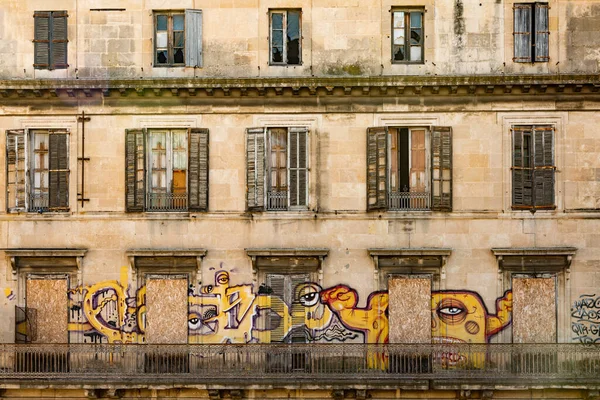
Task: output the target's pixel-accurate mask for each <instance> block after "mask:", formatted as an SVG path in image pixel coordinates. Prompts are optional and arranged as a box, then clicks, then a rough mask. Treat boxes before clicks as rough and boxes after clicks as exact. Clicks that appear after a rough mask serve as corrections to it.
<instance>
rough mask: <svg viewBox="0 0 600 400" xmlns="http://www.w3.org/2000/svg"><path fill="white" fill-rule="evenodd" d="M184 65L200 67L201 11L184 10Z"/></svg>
mask: <svg viewBox="0 0 600 400" xmlns="http://www.w3.org/2000/svg"><path fill="white" fill-rule="evenodd" d="M185 47H186V48H185V65H186V67H201V66H202V11H201V10H185Z"/></svg>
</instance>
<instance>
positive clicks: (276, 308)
mask: <svg viewBox="0 0 600 400" xmlns="http://www.w3.org/2000/svg"><path fill="white" fill-rule="evenodd" d="M285 278H286V276H285V275H281V274H267V276H266V280H267V286H269V287H270V288H271V290H272V293H271V310H270V312H269V314H268V316H267V320H266V326H267V329H268V330H270V331H271V342H276V341H282V340H281V339H283V337H284V336H285V333H286V332H287V330H288V328H289V327H288V326H287V324H286V321H287V318H286V317H285V316H286V315H285V314H286V312H287V310H286V309H285V307H284V304H285V298H286V284H285ZM274 297H276V298H278V299H280V300H281V301H275V300H273V298H274ZM273 314H276V315H277V316H275V315H273ZM275 322H277V323H275ZM273 338H277V339H280V340H273Z"/></svg>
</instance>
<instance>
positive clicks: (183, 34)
mask: <svg viewBox="0 0 600 400" xmlns="http://www.w3.org/2000/svg"><path fill="white" fill-rule="evenodd" d="M154 28H155V29H154V50H155V51H154V54H155V57H154V65H155V66H157V67H170V66H187V67H200V66H202V11H201V10H185V11H173V12H155V13H154Z"/></svg>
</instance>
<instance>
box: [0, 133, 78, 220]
mask: <svg viewBox="0 0 600 400" xmlns="http://www.w3.org/2000/svg"><path fill="white" fill-rule="evenodd" d="M36 133H37V134H45V135H46V136H47V137H48V148H47V149H46V153H47V157H46V158H47V162H48V165H47V168H44V169H43V172H46V174H47V179H46V180H47V185H46V186H47V187H46V189H47V193H48V194H47V198H48V200H47V202H46V204H45V205H40V206H34V197H35V196H34V192H35V191H36V188H37V186H36V176H35V174H36V172H35V171H36V170H37V169H39V168H37V169H36V168H35V167H36V166H37V164H36V160H37V157H35V153H38V152H39V151H38V149H36V148H35V139H36ZM53 135H54V136H53ZM58 135H64V138H62V140H61V141H57V140H53V139H56V138H58ZM10 136H13V139H10V138H9V137H10ZM70 139H71V137H70V129H68V128H25V129H7V130H6V143H7V144H6V159H7V162H6V177H7V179H6V210H7V211H8V212H38V213H42V212H67V211H69V210H70V207H69V200H70V199H69V191H70V190H69V189H70V188H69V185H70V179H69V178H70ZM11 142H12V143H11ZM52 143H54V144H52ZM12 146H14V149H12V148H11V147H12ZM20 146H22V155H23V157H22V158H23V168H24V169H23V170H19V169H18V167H17V165H18V164H19V163H20V158H19V153H20V152H21V149H20ZM63 149H64V154H63V151H61V150H63ZM12 153H14V154H12ZM11 160H14V161H13V162H11ZM52 164H54V167H55V168H52ZM57 164H58V165H57ZM11 166H13V168H14V170H11ZM19 171H21V173H22V174H23V180H22V181H18V178H17V177H15V175H18V174H19ZM11 177H15V179H13V181H11ZM53 182H54V185H53ZM11 186H12V187H13V188H14V191H15V192H16V193H15V196H16V197H14V199H13V200H14V202H15V206H14V207H10V199H11V198H12V196H13V194H12V193H10V190H11ZM52 186H55V188H54V191H56V190H58V193H56V196H54V193H53V192H52V191H51V190H52ZM42 189H43V188H42ZM20 191H22V192H23V197H22V199H19V195H18V193H19V192H20ZM53 201H56V203H54V204H52V203H53ZM21 202H22V204H23V205H22V206H20V204H21Z"/></svg>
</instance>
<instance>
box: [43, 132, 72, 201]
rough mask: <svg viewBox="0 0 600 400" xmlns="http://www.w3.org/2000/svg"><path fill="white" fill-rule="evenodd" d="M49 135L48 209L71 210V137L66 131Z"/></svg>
mask: <svg viewBox="0 0 600 400" xmlns="http://www.w3.org/2000/svg"><path fill="white" fill-rule="evenodd" d="M48 133H49V135H48V136H49V141H50V148H49V157H48V158H49V171H48V175H49V179H48V181H49V184H48V209H49V210H64V209H68V208H69V150H68V149H69V135H68V133H67V132H66V131H63V130H61V131H58V130H51V131H49V132H48Z"/></svg>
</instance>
